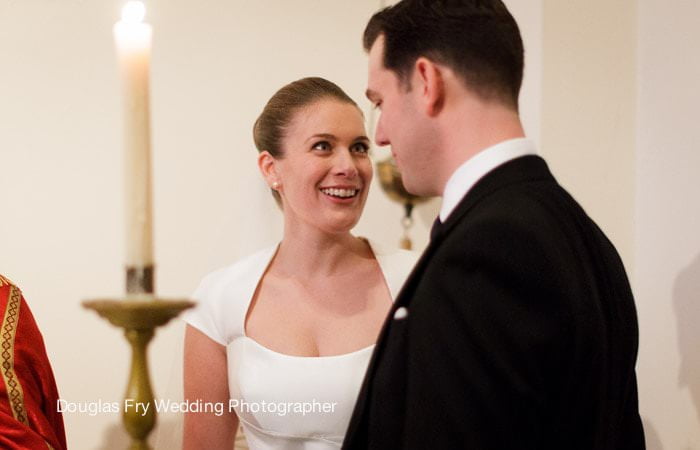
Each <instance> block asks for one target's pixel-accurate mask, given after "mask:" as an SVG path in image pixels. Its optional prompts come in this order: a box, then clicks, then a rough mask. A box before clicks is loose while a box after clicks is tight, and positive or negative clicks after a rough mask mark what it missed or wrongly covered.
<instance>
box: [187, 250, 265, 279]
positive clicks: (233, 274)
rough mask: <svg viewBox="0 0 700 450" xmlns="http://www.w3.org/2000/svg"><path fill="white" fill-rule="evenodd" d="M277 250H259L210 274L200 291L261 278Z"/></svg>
mask: <svg viewBox="0 0 700 450" xmlns="http://www.w3.org/2000/svg"><path fill="white" fill-rule="evenodd" d="M276 249H277V245H274V246H270V247H267V248H264V249H261V250H258V251H257V252H255V253H252V254H250V255H247V256H244V257H243V258H240V259H238V260H236V261H235V262H233V263H231V264H229V265H227V266H224V267H221V268H219V269H217V270H214V271H213V272H210V273H209V274H207V275H206V276H205V277H204V278H203V279H202V281H201V283H200V285H199V288H198V290H202V289H204V288H206V289H217V288H224V287H226V286H229V285H237V284H239V283H241V282H244V281H248V280H250V279H251V278H255V277H258V278H259V277H260V276H262V273H263V272H264V271H265V269H266V268H267V266H268V264H269V263H270V260H271V259H272V256H274V253H275V251H276Z"/></svg>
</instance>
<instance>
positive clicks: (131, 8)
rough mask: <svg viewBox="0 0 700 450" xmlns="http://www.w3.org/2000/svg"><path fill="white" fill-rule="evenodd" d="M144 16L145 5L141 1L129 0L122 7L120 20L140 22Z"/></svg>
mask: <svg viewBox="0 0 700 450" xmlns="http://www.w3.org/2000/svg"><path fill="white" fill-rule="evenodd" d="M144 17H146V7H145V6H144V4H143V2H139V1H136V0H131V1H129V2H127V3H126V4H125V5H124V8H122V20H123V21H124V22H126V23H132V24H133V23H140V22H142V21H143V18H144Z"/></svg>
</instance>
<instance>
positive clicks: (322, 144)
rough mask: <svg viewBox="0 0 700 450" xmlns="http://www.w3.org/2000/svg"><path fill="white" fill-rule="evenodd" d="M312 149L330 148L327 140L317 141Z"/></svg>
mask: <svg viewBox="0 0 700 450" xmlns="http://www.w3.org/2000/svg"><path fill="white" fill-rule="evenodd" d="M311 148H312V149H314V150H324V151H325V150H330V149H331V144H330V143H329V142H328V141H318V142H316V143H315V144H314V145H313V146H312V147H311Z"/></svg>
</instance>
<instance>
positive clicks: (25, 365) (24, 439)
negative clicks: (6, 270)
mask: <svg viewBox="0 0 700 450" xmlns="http://www.w3.org/2000/svg"><path fill="white" fill-rule="evenodd" d="M0 320H2V323H1V324H0V375H1V376H0V448H2V449H7V450H14V449H23V450H34V449H44V450H45V449H54V450H63V449H65V448H66V435H65V431H64V428H63V417H62V416H61V413H59V412H58V411H57V401H58V390H57V389H56V381H55V380H54V376H53V371H52V370H51V365H50V364H49V359H48V357H47V356H46V349H45V347H44V339H43V338H42V337H41V333H40V332H39V328H38V327H37V325H36V322H35V321H34V317H33V316H32V312H31V311H30V310H29V307H28V306H27V303H26V302H25V300H24V297H23V296H22V292H21V291H20V290H19V288H18V287H17V286H15V285H14V284H12V283H11V282H10V281H9V280H8V279H6V278H4V277H3V276H2V275H0Z"/></svg>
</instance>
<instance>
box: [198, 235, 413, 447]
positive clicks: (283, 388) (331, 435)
mask: <svg viewBox="0 0 700 450" xmlns="http://www.w3.org/2000/svg"><path fill="white" fill-rule="evenodd" d="M370 245H371V247H372V251H373V252H374V254H375V256H376V258H377V261H378V263H379V266H380V268H381V270H382V273H383V275H384V279H385V280H386V283H387V286H388V288H389V291H390V293H391V297H392V299H393V298H396V295H397V294H398V291H399V289H400V288H401V285H402V284H403V282H404V280H405V279H406V277H407V276H408V273H409V272H410V270H411V269H412V268H413V265H414V264H415V261H416V255H415V254H414V253H412V252H408V251H404V250H391V251H387V250H386V249H383V248H381V247H380V246H377V245H376V244H373V243H371V244H370ZM276 248H277V247H276V246H275V247H271V248H268V249H265V250H263V251H260V252H258V253H256V254H254V255H252V256H250V257H248V258H245V259H243V260H241V261H239V262H237V263H235V264H233V265H231V266H229V267H226V268H224V269H221V270H218V271H216V272H214V273H212V274H210V275H208V276H207V277H205V278H204V280H203V281H202V283H201V284H200V286H199V288H198V289H197V291H196V292H195V294H194V298H195V300H197V301H198V304H197V306H196V307H195V308H194V309H193V310H191V311H189V312H187V313H186V314H185V315H184V320H185V322H187V323H188V324H189V325H191V326H193V327H195V328H197V329H198V330H200V331H202V332H203V333H204V334H206V335H207V336H209V337H210V338H211V339H212V340H214V341H216V342H218V343H220V344H221V345H224V346H226V353H227V357H228V385H229V392H230V397H231V399H230V402H229V405H227V408H228V407H230V408H232V410H235V412H236V414H237V415H238V417H239V419H240V422H241V425H242V427H243V429H244V431H245V435H246V438H247V440H248V445H249V447H250V449H251V450H276V449H280V450H281V449H285V450H326V449H337V448H340V446H341V444H342V442H343V438H344V436H345V432H346V430H347V427H348V424H349V422H350V416H351V415H352V411H353V408H354V406H355V401H356V399H357V395H358V393H359V390H360V386H361V384H362V380H363V378H364V375H365V371H366V369H367V364H368V363H369V359H370V356H371V355H372V350H373V348H374V346H373V345H372V346H370V347H366V348H363V349H360V350H357V351H355V352H352V353H347V354H342V355H336V356H321V357H302V356H291V355H285V354H282V353H278V352H275V351H273V350H271V349H269V348H267V347H264V346H262V345H261V344H259V343H257V342H256V341H254V340H253V339H251V338H249V337H248V336H246V335H245V329H244V323H245V317H246V313H247V311H248V307H249V305H250V302H251V300H252V297H253V294H254V293H255V290H256V288H257V286H258V283H259V282H260V279H261V277H262V276H263V274H264V272H265V270H266V269H267V266H268V265H269V263H270V261H271V259H272V257H273V256H274V254H275V251H276Z"/></svg>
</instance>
